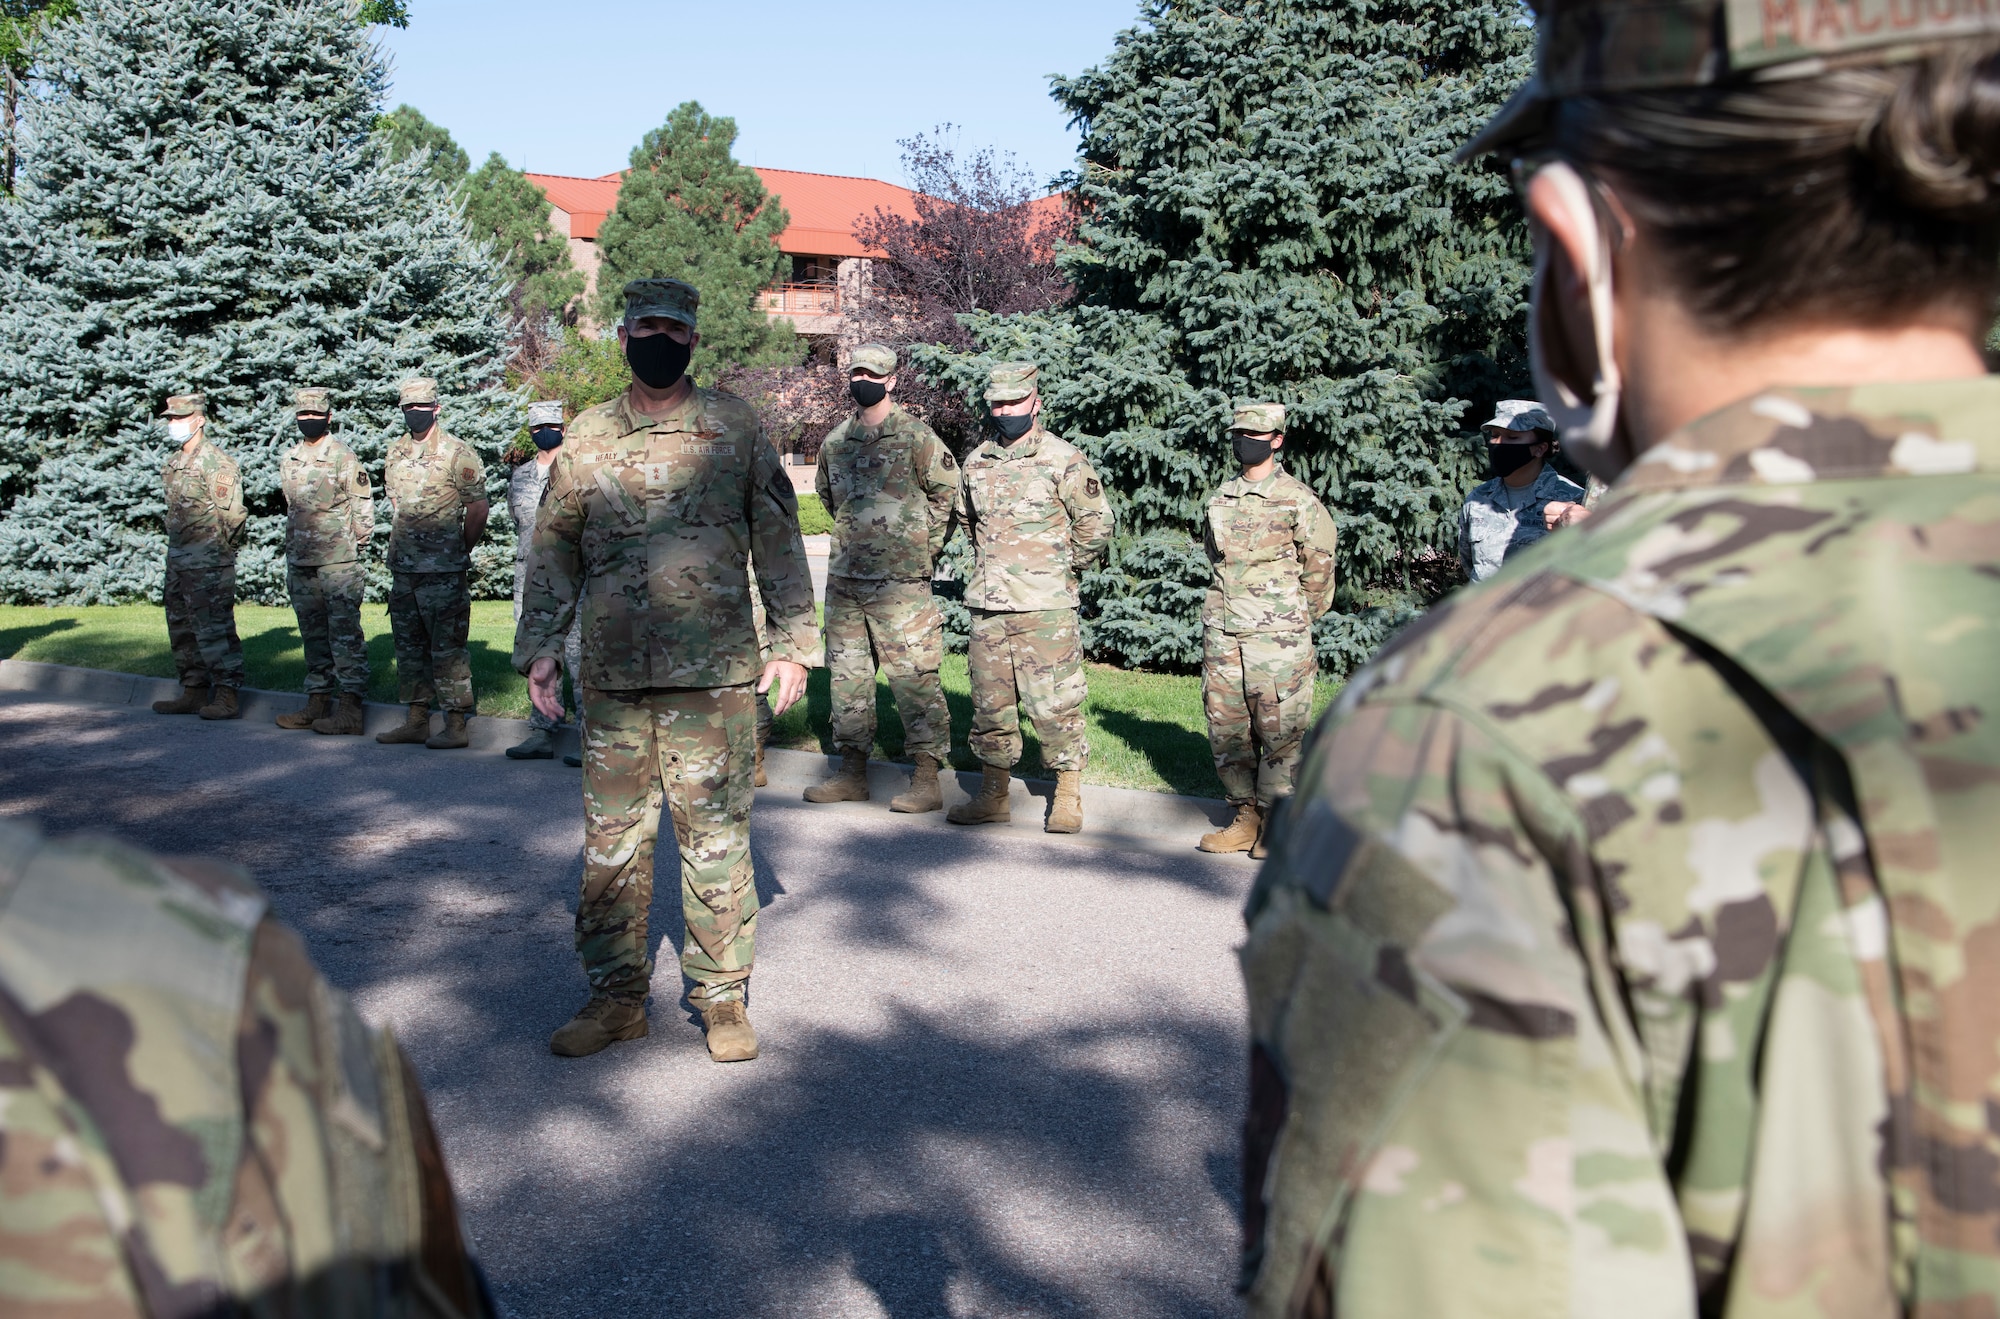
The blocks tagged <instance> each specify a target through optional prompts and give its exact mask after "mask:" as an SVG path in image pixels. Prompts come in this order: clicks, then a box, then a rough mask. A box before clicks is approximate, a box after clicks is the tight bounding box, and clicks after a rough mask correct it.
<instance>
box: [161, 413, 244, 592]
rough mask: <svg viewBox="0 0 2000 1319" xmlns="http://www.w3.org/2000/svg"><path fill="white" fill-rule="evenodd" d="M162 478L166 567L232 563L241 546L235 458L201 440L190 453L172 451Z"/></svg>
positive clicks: (240, 491) (239, 491)
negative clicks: (165, 497) (163, 485)
mask: <svg viewBox="0 0 2000 1319" xmlns="http://www.w3.org/2000/svg"><path fill="white" fill-rule="evenodd" d="M162 479H163V480H164V482H165V484H166V490H167V566H168V567H169V568H219V567H221V566H222V565H224V564H228V563H234V562H236V547H237V546H238V545H241V544H242V543H243V524H244V523H245V522H246V521H248V520H249V516H250V515H249V513H248V512H247V511H246V510H245V509H244V507H243V481H242V478H241V477H239V476H238V475H237V473H236V460H235V459H233V458H231V457H230V456H229V455H228V454H226V453H224V452H223V451H222V450H220V449H218V448H216V447H215V446H214V445H213V444H210V443H209V442H208V440H207V439H206V438H204V439H203V440H202V441H201V442H200V443H199V444H197V445H195V446H194V450H193V451H192V452H190V453H183V452H181V451H180V450H179V449H175V450H174V452H173V456H172V457H170V458H168V459H167V468H166V471H165V473H164V474H163V477H162Z"/></svg>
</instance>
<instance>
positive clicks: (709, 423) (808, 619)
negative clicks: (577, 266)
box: [514, 388, 820, 691]
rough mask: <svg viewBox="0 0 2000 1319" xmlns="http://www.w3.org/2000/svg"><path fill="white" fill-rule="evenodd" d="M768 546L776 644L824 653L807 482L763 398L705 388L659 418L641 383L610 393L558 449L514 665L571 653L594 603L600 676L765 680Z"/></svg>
mask: <svg viewBox="0 0 2000 1319" xmlns="http://www.w3.org/2000/svg"><path fill="white" fill-rule="evenodd" d="M753 557H754V559H755V564H756V567H755V572H756V577H757V583H758V585H759V586H760V587H761V588H762V591H763V598H764V603H765V605H766V607H767V609H768V612H769V615H770V630H769V643H770V657H771V658H773V659H783V660H791V661H793V662H795V663H799V664H803V665H806V666H808V667H813V668H816V667H818V665H819V662H820V636H819V624H818V622H817V621H816V619H815V617H814V610H813V590H812V579H811V577H810V576H809V575H808V572H807V568H806V554H805V542H804V540H803V539H802V538H801V537H800V535H799V515H798V498H797V496H796V495H794V494H793V492H792V483H791V480H790V479H789V478H788V477H786V475H785V473H784V468H783V467H782V466H781V465H780V463H779V461H778V454H777V451H776V450H775V449H773V448H772V447H771V443H770V441H769V440H768V439H767V438H766V437H765V435H764V428H763V426H762V424H761V423H759V421H758V420H757V413H756V410H755V409H754V408H752V407H751V406H750V405H749V404H748V403H745V402H744V401H743V400H742V399H739V398H736V397H734V396H733V395H729V394H724V393H720V392H718V391H716V390H711V389H700V388H697V389H695V390H693V391H692V393H690V394H689V396H688V398H687V401H686V402H685V403H684V404H683V405H682V406H680V407H679V408H678V409H676V410H675V411H674V412H672V413H671V414H670V415H668V416H666V417H664V418H661V419H660V420H658V421H655V420H652V419H650V418H648V417H646V416H645V415H644V414H642V413H640V412H638V411H636V410H635V409H634V408H633V407H632V406H631V404H630V402H629V400H628V398H627V396H626V395H620V396H619V397H618V398H616V399H613V400H612V401H610V402H608V403H601V404H599V405H598V406H596V407H594V408H591V409H589V410H588V411H586V412H584V413H583V414H582V415H580V416H579V417H577V419H576V420H575V421H573V422H571V423H570V425H569V428H568V430H567V431H566V432H565V438H564V440H563V446H562V448H560V449H558V450H557V451H556V457H555V461H554V462H553V463H552V464H551V465H550V471H549V483H548V487H547V490H546V491H545V493H544V494H543V496H542V508H541V510H540V512H539V513H538V515H537V518H536V524H535V543H534V551H533V555H532V557H531V558H530V560H529V565H528V585H527V590H526V592H525V593H524V595H523V598H522V602H521V623H520V626H519V628H518V629H516V632H515V641H514V666H515V668H517V669H519V670H520V671H521V672H522V673H526V672H527V671H528V668H529V666H531V665H532V664H533V663H534V661H535V660H536V659H538V658H540V657H542V656H544V655H547V656H551V657H553V656H555V655H557V654H558V652H559V651H560V650H561V646H562V638H563V635H564V634H565V633H566V632H568V630H569V626H570V620H571V619H572V618H573V617H574V616H575V613H576V611H577V610H578V609H579V608H581V609H582V611H583V636H584V643H583V651H584V656H583V664H584V672H583V682H584V686H586V687H590V688H597V689H600V690H614V691H623V690H630V689H634V688H646V687H728V686H735V685H737V684H740V683H747V682H751V681H753V680H755V679H756V678H757V677H758V675H759V674H760V673H761V671H762V668H763V664H762V662H761V660H760V659H759V654H758V642H757V626H756V622H755V619H754V618H753V611H752V606H751V598H750V576H751V567H750V561H751V559H752V558H753Z"/></svg>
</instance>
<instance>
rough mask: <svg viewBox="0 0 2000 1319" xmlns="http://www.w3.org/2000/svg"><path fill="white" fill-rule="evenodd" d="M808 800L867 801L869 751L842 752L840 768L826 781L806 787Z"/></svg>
mask: <svg viewBox="0 0 2000 1319" xmlns="http://www.w3.org/2000/svg"><path fill="white" fill-rule="evenodd" d="M806 800H807V801H816V802H827V801H867V800H868V753H867V752H865V751H843V752H841V753H840V768H839V769H837V770H835V771H834V772H833V777H832V778H830V779H828V780H827V781H826V782H824V783H821V784H817V785H815V786H813V787H810V788H807V789H806Z"/></svg>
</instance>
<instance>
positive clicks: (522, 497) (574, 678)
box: [507, 403, 583, 732]
mask: <svg viewBox="0 0 2000 1319" xmlns="http://www.w3.org/2000/svg"><path fill="white" fill-rule="evenodd" d="M541 406H542V405H541V404H539V403H537V404H533V405H531V409H530V415H529V420H530V421H533V420H534V414H533V411H532V409H533V408H536V407H541ZM554 407H555V418H556V421H557V422H560V421H561V420H562V405H561V404H560V403H557V404H555V405H554ZM548 483H549V469H548V468H547V467H544V466H542V464H540V463H538V462H536V461H535V460H534V459H533V458H530V459H528V460H527V461H526V462H523V463H521V464H520V465H519V466H517V467H516V468H515V469H514V471H513V474H512V475H510V476H509V477H508V478H507V515H508V516H509V517H510V518H512V519H513V522H514V625H515V626H516V627H517V628H518V627H519V626H520V623H521V603H522V599H523V598H524V597H525V596H526V595H527V591H528V556H529V555H530V554H531V553H532V552H533V551H534V548H535V514H536V510H537V509H539V508H540V507H541V503H542V491H543V489H544V488H546V487H547V485H548ZM560 659H561V661H562V667H563V672H564V673H566V674H568V675H569V689H568V692H567V699H568V701H569V704H567V705H565V706H564V713H565V714H566V715H574V714H575V713H576V709H577V702H579V701H581V700H582V697H583V611H582V610H580V609H579V610H577V611H576V613H575V614H574V615H573V616H572V617H571V619H570V624H569V632H568V633H567V634H566V635H565V636H564V637H563V648H562V655H561V656H560ZM528 724H529V726H530V727H533V728H539V729H541V730H543V731H544V732H553V731H554V730H555V729H557V728H560V727H562V724H561V722H559V721H557V720H554V719H551V718H549V717H548V716H547V715H545V714H543V713H542V712H541V711H540V710H537V709H534V708H533V707H530V708H529V710H528Z"/></svg>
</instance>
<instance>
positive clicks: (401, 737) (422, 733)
mask: <svg viewBox="0 0 2000 1319" xmlns="http://www.w3.org/2000/svg"><path fill="white" fill-rule="evenodd" d="M430 735H431V707H430V706H429V705H428V704H426V703H425V702H423V701H411V702H410V714H409V717H408V718H407V719H405V720H403V722H402V723H400V724H397V725H396V726H395V727H394V728H392V729H390V730H389V731H388V732H386V733H377V734H375V740H376V741H377V742H383V743H387V744H388V745H391V746H394V745H396V744H397V743H401V742H423V741H427V740H428V739H429V738H430Z"/></svg>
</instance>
